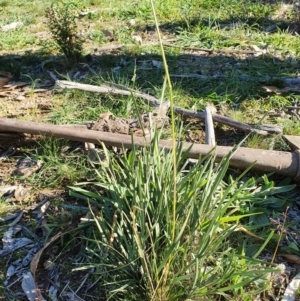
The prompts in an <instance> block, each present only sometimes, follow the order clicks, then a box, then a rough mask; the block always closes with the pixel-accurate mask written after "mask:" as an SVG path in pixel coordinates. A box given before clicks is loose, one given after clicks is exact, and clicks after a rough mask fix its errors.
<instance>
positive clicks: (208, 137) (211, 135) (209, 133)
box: [204, 107, 216, 146]
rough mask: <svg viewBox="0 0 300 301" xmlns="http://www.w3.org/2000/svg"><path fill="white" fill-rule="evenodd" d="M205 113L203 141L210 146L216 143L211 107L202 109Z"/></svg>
mask: <svg viewBox="0 0 300 301" xmlns="http://www.w3.org/2000/svg"><path fill="white" fill-rule="evenodd" d="M204 114H205V143H206V144H208V145H211V146H215V145H216V139H215V130H214V123H213V118H212V113H211V109H210V108H209V107H206V108H205V110H204Z"/></svg>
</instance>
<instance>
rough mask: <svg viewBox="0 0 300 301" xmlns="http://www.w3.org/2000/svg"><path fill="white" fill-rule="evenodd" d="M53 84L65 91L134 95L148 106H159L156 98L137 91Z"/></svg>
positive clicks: (65, 81) (77, 84)
mask: <svg viewBox="0 0 300 301" xmlns="http://www.w3.org/2000/svg"><path fill="white" fill-rule="evenodd" d="M55 83H56V85H58V86H59V87H61V88H65V89H76V90H82V91H89V92H97V93H105V94H112V95H126V96H131V95H135V96H137V97H141V98H143V99H145V100H146V101H147V102H149V105H151V106H153V107H159V106H160V105H161V102H160V101H159V100H158V99H157V98H156V97H154V96H152V95H149V94H145V93H141V92H138V91H130V90H121V89H117V88H109V87H103V86H94V85H87V84H80V83H76V82H71V81H67V80H57V81H56V82H55Z"/></svg>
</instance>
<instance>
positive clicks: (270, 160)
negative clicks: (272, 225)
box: [0, 118, 300, 178]
mask: <svg viewBox="0 0 300 301" xmlns="http://www.w3.org/2000/svg"><path fill="white" fill-rule="evenodd" d="M0 131H5V132H7V131H9V132H18V133H29V134H34V135H45V136H48V137H53V136H54V137H57V138H65V139H69V140H75V141H81V142H89V143H94V144H101V143H104V144H106V145H107V146H116V147H124V148H128V149H131V148H132V147H133V143H134V145H137V146H147V145H149V141H147V140H146V139H145V138H144V137H132V136H130V135H121V134H114V133H109V132H98V131H92V130H81V129H77V128H70V127H61V126H59V125H52V124H45V123H37V122H29V121H21V120H14V119H9V118H0ZM158 144H159V147H160V148H164V149H168V150H171V149H172V141H170V140H159V142H158ZM183 148H184V149H185V150H188V157H189V158H193V159H198V158H199V156H201V155H206V154H208V153H209V152H211V151H212V150H214V151H213V153H214V154H215V158H216V162H220V161H221V160H222V158H223V157H224V156H226V155H228V154H229V153H230V152H232V150H233V148H232V147H228V146H216V147H215V148H213V147H211V146H209V145H203V144H191V143H183ZM299 161H300V151H299V150H296V151H295V152H293V153H290V152H281V151H271V150H261V149H251V148H244V147H240V148H239V149H237V150H236V151H235V152H234V153H233V155H232V157H231V159H230V165H231V166H232V167H235V168H238V169H245V168H247V167H249V166H250V165H251V164H253V163H254V162H255V164H254V165H253V170H257V171H262V172H265V173H268V172H275V173H278V174H281V175H284V176H289V177H293V178H298V177H299V176H300V166H299Z"/></svg>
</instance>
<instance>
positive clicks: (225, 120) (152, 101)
mask: <svg viewBox="0 0 300 301" xmlns="http://www.w3.org/2000/svg"><path fill="white" fill-rule="evenodd" d="M56 84H57V85H58V86H59V87H61V88H65V89H77V90H83V91H89V92H96V93H105V94H113V95H127V96H130V95H134V96H136V97H140V98H143V99H145V100H146V101H147V102H148V104H149V105H151V106H153V107H159V106H163V107H169V102H163V103H162V102H161V101H160V100H159V99H157V98H156V97H154V96H152V95H149V94H145V93H141V92H138V91H134V90H128V88H127V87H124V88H123V87H122V86H120V85H118V87H122V89H118V88H115V87H114V88H110V87H105V86H94V85H88V84H80V83H76V82H71V81H65V80H57V81H56ZM174 111H175V113H177V114H181V115H183V116H187V117H192V118H200V119H202V120H205V114H204V112H194V111H191V110H187V109H183V108H180V107H174ZM213 120H214V121H215V122H218V123H222V124H226V125H228V126H230V127H233V128H235V129H238V130H240V131H243V132H245V133H251V132H254V133H257V134H260V135H268V134H274V133H276V134H281V133H282V130H281V129H280V128H278V127H274V128H273V127H270V128H268V129H267V130H261V129H259V126H256V128H255V127H253V126H250V125H249V124H247V123H243V122H239V121H236V120H234V119H232V118H229V117H225V116H220V115H216V114H213Z"/></svg>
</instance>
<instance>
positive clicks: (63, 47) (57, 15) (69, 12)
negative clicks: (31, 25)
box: [46, 2, 83, 63]
mask: <svg viewBox="0 0 300 301" xmlns="http://www.w3.org/2000/svg"><path fill="white" fill-rule="evenodd" d="M75 8H76V7H75V5H74V4H73V3H71V2H67V3H64V2H60V3H55V4H54V3H52V5H51V7H49V8H48V9H47V11H46V17H47V23H48V26H49V29H50V31H51V34H52V36H53V39H54V40H55V42H56V43H57V44H58V47H59V48H60V51H61V52H62V53H63V54H64V55H65V57H66V58H67V60H68V61H69V62H70V63H75V62H78V61H79V60H80V58H81V56H82V44H83V39H82V38H81V37H80V36H79V35H78V34H77V22H76V18H77V13H76V9H75Z"/></svg>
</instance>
